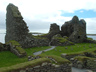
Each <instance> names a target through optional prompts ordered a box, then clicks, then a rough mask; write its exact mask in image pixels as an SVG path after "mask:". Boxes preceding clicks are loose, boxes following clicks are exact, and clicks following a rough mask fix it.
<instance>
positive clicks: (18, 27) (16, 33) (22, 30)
mask: <svg viewBox="0 0 96 72" xmlns="http://www.w3.org/2000/svg"><path fill="white" fill-rule="evenodd" d="M10 40H15V41H17V42H19V43H20V44H21V46H22V47H23V48H31V47H34V46H46V45H48V44H49V43H48V40H46V39H36V38H33V36H32V34H30V33H29V29H28V27H27V24H26V23H25V21H24V20H23V17H22V16H21V13H20V12H19V10H18V7H17V6H15V5H13V4H9V5H8V6H7V14H6V36H5V42H8V41H10Z"/></svg>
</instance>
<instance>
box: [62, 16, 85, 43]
mask: <svg viewBox="0 0 96 72" xmlns="http://www.w3.org/2000/svg"><path fill="white" fill-rule="evenodd" d="M61 35H62V36H67V37H69V40H70V41H72V42H75V43H79V42H83V41H84V40H86V22H85V20H83V19H81V20H80V21H79V19H78V17H77V16H74V17H73V18H72V20H71V21H67V22H65V23H64V24H63V25H62V27H61Z"/></svg>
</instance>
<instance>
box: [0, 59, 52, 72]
mask: <svg viewBox="0 0 96 72" xmlns="http://www.w3.org/2000/svg"><path fill="white" fill-rule="evenodd" d="M43 62H48V63H50V62H51V61H50V60H49V59H48V58H40V59H36V60H33V61H28V62H24V63H20V64H16V65H13V66H10V67H2V68H0V72H11V71H14V70H18V69H22V68H26V67H34V66H36V65H41V64H42V63H43Z"/></svg>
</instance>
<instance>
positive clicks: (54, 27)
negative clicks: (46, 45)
mask: <svg viewBox="0 0 96 72" xmlns="http://www.w3.org/2000/svg"><path fill="white" fill-rule="evenodd" d="M59 33H60V29H59V26H58V25H57V24H56V23H53V24H51V26H50V30H49V33H48V35H47V37H48V39H49V40H51V39H52V37H53V36H54V35H56V34H59Z"/></svg>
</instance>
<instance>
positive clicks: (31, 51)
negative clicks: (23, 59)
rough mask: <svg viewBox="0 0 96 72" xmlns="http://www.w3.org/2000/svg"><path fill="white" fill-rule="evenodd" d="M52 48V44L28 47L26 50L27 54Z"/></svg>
mask: <svg viewBox="0 0 96 72" xmlns="http://www.w3.org/2000/svg"><path fill="white" fill-rule="evenodd" d="M48 48H51V47H50V46H42V47H34V48H27V49H25V51H26V52H27V55H32V54H33V53H34V52H38V51H42V50H45V49H48Z"/></svg>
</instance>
